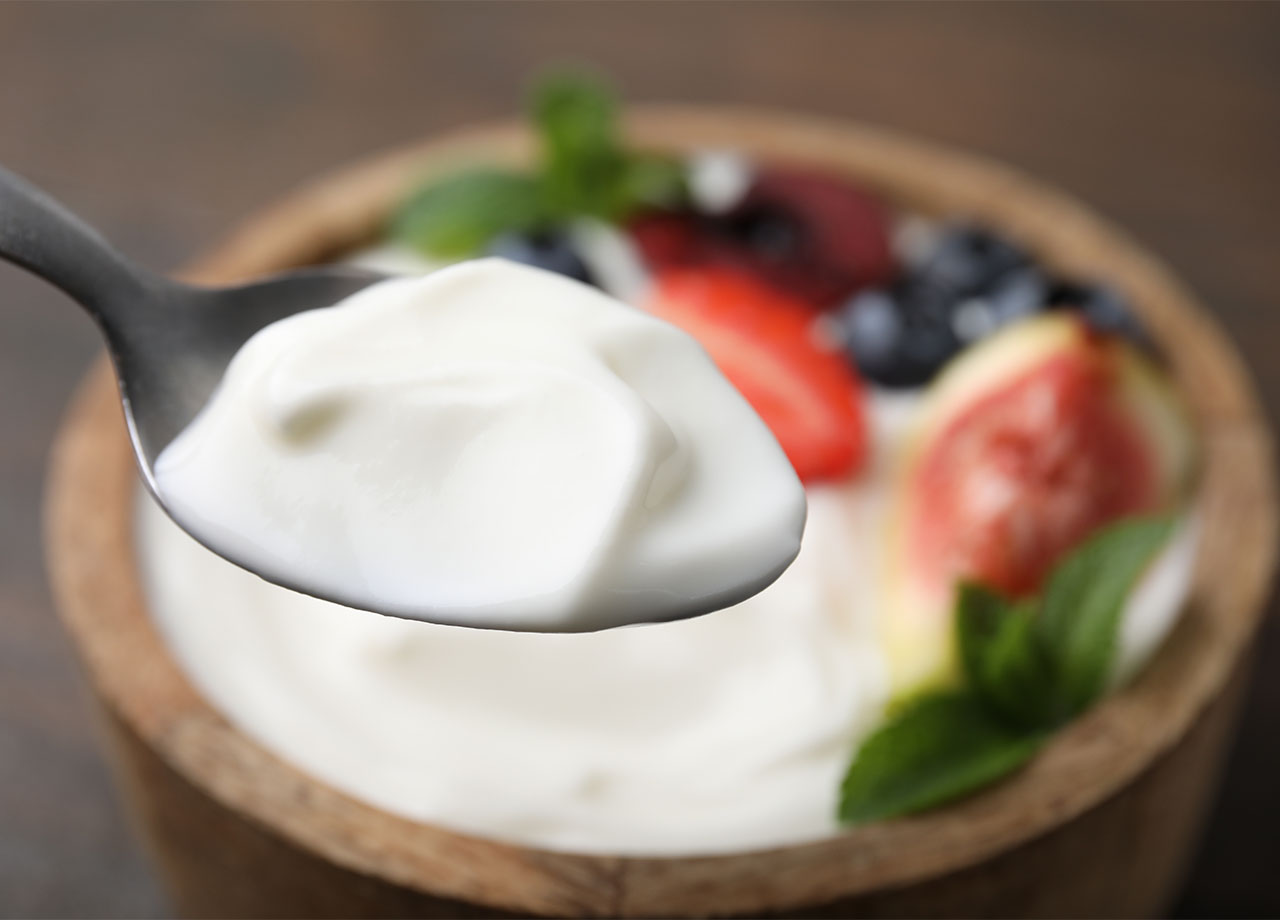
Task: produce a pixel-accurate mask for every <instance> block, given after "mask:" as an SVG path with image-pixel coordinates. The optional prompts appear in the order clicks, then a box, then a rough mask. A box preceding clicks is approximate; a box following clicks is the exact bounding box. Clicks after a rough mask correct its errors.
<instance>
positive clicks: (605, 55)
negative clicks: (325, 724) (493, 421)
mask: <svg viewBox="0 0 1280 920" xmlns="http://www.w3.org/2000/svg"><path fill="white" fill-rule="evenodd" d="M563 60H579V61H585V62H591V63H595V64H596V65H598V66H599V67H601V68H605V69H607V71H608V72H610V73H612V74H613V75H614V76H615V77H616V79H617V81H618V83H619V85H620V86H621V87H622V88H623V90H624V91H625V93H626V94H627V95H628V96H629V97H631V98H633V99H659V100H696V101H713V102H721V101H732V102H749V103H753V104H763V105H774V106H783V107H790V108H796V109H801V110H808V111H813V112H818V113H823V114H829V115H837V116H845V117H849V118H857V119H863V120H867V121H871V122H879V123H882V124H885V125H891V126H893V127H896V128H901V129H904V130H907V131H911V132H914V133H917V134H920V135H922V136H926V137H930V138H934V139H937V140H940V141H945V142H948V143H952V144H956V145H959V146H962V147H967V148H970V149H972V150H977V151H981V152H984V153H988V154H991V155H993V156H996V157H999V158H1001V159H1004V160H1007V161H1009V162H1012V163H1014V164H1016V165H1018V166H1020V167H1022V168H1024V169H1026V170H1028V171H1030V172H1032V173H1035V174H1037V175H1039V176H1041V177H1043V178H1045V179H1047V180H1049V181H1051V182H1054V183H1057V184H1058V185H1060V186H1062V187H1063V188H1065V189H1067V190H1068V191H1070V192H1072V193H1075V194H1077V195H1079V196H1081V197H1082V198H1084V199H1085V200H1087V201H1089V202H1092V203H1093V204H1095V205H1096V206H1098V207H1099V208H1100V209H1101V210H1102V211H1104V212H1105V213H1107V214H1109V215H1110V216H1111V217H1113V218H1115V219H1116V220H1117V221H1119V222H1120V223H1121V224H1123V225H1125V226H1127V227H1128V228H1130V229H1131V230H1132V231H1133V232H1134V233H1135V234H1136V235H1137V236H1138V237H1139V238H1140V239H1141V240H1142V241H1143V242H1145V243H1146V244H1148V245H1149V246H1150V247H1151V248H1153V249H1154V250H1155V251H1156V252H1157V253H1160V254H1161V255H1163V256H1164V257H1166V258H1167V259H1168V260H1169V261H1170V262H1171V263H1172V264H1173V265H1175V266H1176V267H1177V268H1178V269H1179V270H1180V271H1181V273H1182V274H1183V276H1184V277H1185V278H1186V279H1187V280H1188V281H1189V282H1190V283H1191V285H1192V286H1193V287H1194V288H1195V289H1196V290H1197V291H1198V292H1199V293H1200V294H1201V295H1202V296H1203V297H1204V299H1205V300H1206V302H1207V303H1208V304H1209V305H1210V307H1211V308H1212V309H1213V310H1214V311H1215V312H1216V313H1217V314H1218V315H1219V316H1220V317H1221V319H1222V321H1223V322H1224V323H1225V324H1226V326H1227V328H1228V329H1229V330H1230V331H1231V333H1232V334H1233V335H1234V337H1235V339H1236V341H1237V342H1238V343H1239V344H1240V346H1241V348H1242V349H1243V351H1244V353H1245V355H1246V356H1247V357H1248V359H1249V360H1250V362H1251V364H1252V366H1253V367H1254V369H1255V372H1256V374H1257V378H1258V381H1259V385H1260V386H1261V388H1262V390H1263V392H1264V394H1265V396H1266V398H1267V401H1268V405H1269V407H1270V411H1271V412H1272V415H1273V417H1274V415H1275V412H1276V409H1277V407H1280V360H1277V358H1276V356H1275V351H1276V350H1277V348H1280V302H1278V300H1280V299H1278V298H1277V290H1278V289H1280V270H1278V269H1277V263H1278V261H1280V179H1277V170H1280V5H1275V4H1272V5H1266V4H1257V5H1247V4H1246V5H1203V6H1202V5H1196V4H1180V5H1057V4H1046V5H1024V6H1006V5H976V6H966V5H947V6H931V5H921V4H913V5H883V6H882V5H869V4H867V5H841V4H816V5H808V4H799V3H789V4H779V5H774V4H751V5H728V4H719V3H708V4H698V5H674V4H652V5H622V4H601V5H588V4H582V3H572V4H564V5H560V4H550V3H547V4H535V5H499V4H476V5H461V4H457V5H455V4H448V5H408V4H391V5H301V4H280V5H240V4H237V5H213V4H209V5H203V4H182V5H154V4H138V5H134V4H119V5H117V4H86V5H80V4H49V5H43V4H31V5H25V4H4V5H0V162H3V163H5V164H7V165H9V166H11V167H13V168H15V169H17V170H18V171H19V172H22V173H25V174H26V175H28V176H29V177H30V178H32V179H33V180H35V181H37V182H38V183H41V184H43V185H45V186H46V187H48V188H50V189H51V190H53V191H55V192H56V193H57V194H58V195H60V196H61V197H63V198H65V200H67V201H68V202H69V203H71V204H72V205H73V206H74V207H76V208H77V209H79V210H81V211H82V212H83V213H84V214H86V215H87V216H88V217H90V218H91V219H92V220H94V221H96V222H97V223H98V224H99V225H100V226H101V227H102V228H103V229H104V230H106V231H107V232H108V234H109V235H110V236H112V237H113V238H114V239H116V240H117V241H118V242H119V243H120V245H121V246H122V247H123V248H125V249H126V250H127V251H129V252H130V253H132V254H134V255H136V256H138V257H140V258H141V259H143V260H145V261H148V262H150V263H152V264H154V265H156V266H159V267H162V268H169V267H173V266H176V265H177V264H179V263H181V262H182V261H183V260H184V259H186V258H188V257H190V256H191V255H193V254H194V253H196V252H197V251H198V250H199V249H200V248H201V247H203V246H205V245H207V244H209V243H211V242H212V241H213V240H215V239H216V238H217V237H218V235H219V234H220V233H222V232H223V231H225V230H226V229H227V228H229V227H230V226H231V225H232V224H233V223H234V222H236V221H237V220H239V219H240V218H242V217H244V216H245V215H246V214H248V213H249V212H250V211H251V210H253V209H254V208H255V207H256V206H257V205H259V204H261V203H262V202H263V201H265V200H266V199H269V198H271V197H273V196H275V195H277V194H279V193H280V192H281V191H282V190H283V189H286V188H288V187H290V186H291V185H293V184H295V183H297V182H299V181H300V180H302V179H304V178H306V177H308V176H311V175H313V174H315V173H317V172H319V171H322V170H324V169H326V168H328V167H331V166H335V165H337V164H340V163H342V162H343V161H344V160H347V159H349V158H351V157H355V156H359V155H360V154H362V153H364V152H366V151H370V150H375V149H378V148H381V147H384V146H387V145H390V144H395V143H397V142H400V141H404V140H407V139H410V138H414V137H418V136H420V135H422V134H424V133H427V132H430V131H434V130H438V129H441V128H447V127H450V126H453V125H457V124H461V123H463V122H466V121H470V120H474V119H478V118H485V117H491V116H496V115H505V114H508V113H510V112H511V111H512V110H513V109H514V108H515V107H516V105H517V103H518V100H519V98H520V93H521V87H522V86H523V85H524V84H525V82H526V80H527V79H528V77H529V76H530V75H531V74H532V73H535V72H536V71H537V70H538V69H539V68H540V67H542V66H544V65H546V64H548V63H552V62H556V61H563ZM95 347H96V341H95V338H94V334H93V332H92V329H91V328H90V326H89V324H88V323H87V322H85V320H84V319H83V318H82V317H81V316H79V315H78V314H77V312H76V310H75V309H74V308H72V307H70V306H69V305H68V304H66V303H64V302H62V301H61V299H60V298H59V297H58V296H55V295H54V294H53V293H51V292H50V291H48V290H46V289H45V288H43V287H41V286H40V285H39V284H37V283H35V282H34V281H32V280H30V279H28V278H27V277H25V276H23V275H21V274H19V273H18V272H17V271H15V270H13V269H10V268H8V267H0V432H3V435H2V436H0V915H5V916H77V915H81V916H83V915H92V916H103V917H106V916H128V915H133V916H141V915H159V914H163V913H164V912H165V905H164V900H163V896H162V894H161V892H160V891H159V890H158V889H157V886H156V884H155V882H154V880H153V878H152V876H151V874H150V872H149V870H148V867H147V864H146V862H145V860H144V858H143V857H142V855H141V854H140V853H139V850H138V847H137V845H136V843H135V840H134V838H133V837H132V836H131V834H130V832H129V830H128V827H127V824H126V819H125V817H124V815H123V813H122V809H121V806H120V803H119V802H118V801H117V798H116V795H115V793H114V791H113V789H112V787H111V784H110V781H109V778H108V776H107V773H106V768H105V766H104V764H103V760H102V758H101V755H100V754H99V752H98V746H97V738H96V737H95V735H94V729H93V722H92V718H91V710H90V707H89V704H88V698H87V694H86V691H85V687H84V682H83V680H82V678H81V676H80V675H79V673H78V671H77V668H76V666H75V664H74V661H73V658H72V653H71V649H70V648H69V645H68V642H67V640H66V638H65V637H64V636H63V634H62V633H61V631H60V630H59V628H58V626H57V625H56V623H55V620H54V618H53V614H52V611H51V609H50V600H49V596H48V592H47V589H46V587H45V580H44V573H43V568H42V562H41V551H40V539H39V530H40V520H39V517H40V515H39V511H40V492H41V482H42V478H43V469H44V461H45V455H46V452H47V449H48V445H49V441H50V438H51V436H52V433H53V430H54V427H55V425H56V424H57V419H58V413H59V410H60V408H61V407H62V405H63V404H64V402H65V401H66V399H67V397H68V395H69V393H70V391H71V388H72V386H73V385H74V384H75V381H76V379H77V377H78V376H79V374H80V372H81V370H82V369H83V367H84V366H85V364H86V362H87V361H88V360H89V358H90V356H91V355H92V354H93V352H94V350H95ZM1262 644H1263V646H1264V647H1263V648H1262V650H1261V661H1262V667H1261V668H1260V669H1259V672H1260V673H1259V674H1258V676H1257V680H1256V682H1255V685H1254V688H1253V694H1252V698H1251V702H1250V706H1249V709H1248V712H1247V715H1246V718H1245V724H1244V727H1243V731H1242V733H1241V735H1240V739H1239V742H1238V743H1237V745H1236V748H1235V751H1234V755H1233V760H1232V762H1231V764H1230V768H1229V773H1228V776H1227V781H1226V783H1225V784H1224V788H1223V791H1222V795H1221V797H1220V799H1219V801H1218V804H1217V808H1216V812H1215V814H1214V817H1213V822H1212V825H1211V828H1210V830H1209V833H1208V836H1207V837H1206V839H1205V843H1204V846H1203V848H1202V850H1201V852H1200V854H1199V857H1198V860H1197V862H1196V864H1195V865H1194V867H1193V868H1192V869H1191V871H1190V873H1189V874H1188V877H1187V888H1186V892H1185V894H1184V897H1183V899H1182V902H1181V904H1180V907H1179V911H1180V912H1181V913H1182V914H1183V915H1187V916H1193V915H1212V916H1228V915H1258V916H1260V915H1269V916H1275V915H1280V880H1278V879H1277V877H1276V868H1277V860H1278V859H1280V847H1277V844H1276V841H1277V840H1278V839H1280V834H1278V833H1277V829H1276V826H1277V822H1280V781H1277V778H1278V777H1280V740H1278V739H1280V735H1278V734H1277V732H1276V729H1275V726H1276V725H1277V724H1280V626H1277V623H1276V618H1274V617H1273V618H1272V619H1271V623H1270V625H1269V626H1268V627H1267V629H1266V630H1265V633H1264V635H1263V638H1262ZM1063 871H1064V872H1069V871H1071V869H1070V867H1069V866H1064V867H1063Z"/></svg>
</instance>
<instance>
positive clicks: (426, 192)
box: [391, 170, 544, 259]
mask: <svg viewBox="0 0 1280 920" xmlns="http://www.w3.org/2000/svg"><path fill="white" fill-rule="evenodd" d="M543 221H544V209H543V203H542V197H541V191H540V189H539V185H538V183H537V181H536V180H534V179H533V178H532V177H529V176H524V175H520V174H518V173H511V172H503V171H500V170H476V171H473V172H466V173H460V174H458V175H455V176H450V177H448V178H446V179H443V180H441V181H439V182H434V183H431V184H429V185H427V186H425V187H424V188H422V189H421V190H419V191H418V192H417V193H416V194H414V195H413V196H412V197H411V198H410V199H409V200H408V201H407V202H406V203H405V205H404V206H403V207H402V208H401V209H400V212H399V213H398V214H397V215H396V217H395V219H394V221H393V223H392V228H391V232H392V235H393V236H394V237H395V238H396V239H398V240H401V241H402V242H404V243H406V244H408V245H409V246H412V247H413V248H415V249H418V250H421V251H422V252H425V253H427V254H428V255H431V256H436V257H437V258H448V259H452V258H462V257H465V256H470V255H474V254H475V253H477V252H479V251H480V250H481V249H483V248H484V246H485V245H486V244H487V243H488V242H489V241H490V240H491V239H493V238H494V237H495V236H497V235H498V234H500V233H504V232H506V231H508V230H522V231H523V230H530V229H533V228H534V227H536V226H538V225H539V224H540V223H542V222H543Z"/></svg>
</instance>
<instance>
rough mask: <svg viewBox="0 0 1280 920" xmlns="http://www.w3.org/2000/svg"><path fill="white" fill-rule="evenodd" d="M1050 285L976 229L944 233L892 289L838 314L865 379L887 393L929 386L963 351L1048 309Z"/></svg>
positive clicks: (1016, 253)
mask: <svg viewBox="0 0 1280 920" xmlns="http://www.w3.org/2000/svg"><path fill="white" fill-rule="evenodd" d="M1047 297H1048V283H1047V282H1046V280H1045V278H1044V276H1043V275H1042V274H1041V272H1040V271H1039V270H1038V269H1037V268H1036V267H1035V266H1034V265H1033V264H1032V262H1031V259H1030V257H1029V256H1028V255H1027V254H1026V253H1025V252H1023V251H1022V250H1021V249H1020V248H1018V247H1017V246H1015V245H1013V244H1012V243H1009V242H1008V241H1006V240H1004V239H1002V238H1000V237H998V236H996V235H995V234H993V233H990V232H988V231H986V230H982V229H980V228H977V227H973V226H970V225H968V224H957V225H954V226H951V227H948V228H945V229H943V230H942V231H941V232H940V233H939V234H938V236H937V238H936V240H934V241H933V244H932V246H931V247H930V248H929V251H928V252H927V254H923V255H922V256H921V257H920V261H919V263H918V264H917V265H915V266H913V267H912V268H910V269H909V270H908V271H907V272H906V273H904V274H903V275H902V276H901V277H900V278H899V279H898V280H897V281H896V282H895V283H894V284H893V285H892V286H890V287H889V288H887V289H875V290H869V291H863V292H862V293H861V294H858V295H856V296H855V297H853V298H852V299H851V300H850V301H849V302H848V303H847V304H845V306H844V307H843V308H842V309H841V311H840V313H839V314H838V317H839V325H840V326H841V327H842V328H843V332H844V339H845V346H846V348H847V350H848V352H849V356H850V358H851V359H852V360H853V362H854V363H855V364H857V365H858V368H859V369H860V370H861V371H862V373H863V375H864V376H865V377H867V378H868V379H869V380H872V381H874V382H876V383H878V384H880V385H882V386H886V387H895V388H903V387H916V386H920V385H922V384H924V383H927V382H928V381H929V380H931V379H932V378H933V376H934V375H935V374H937V372H938V371H939V370H940V369H941V367H942V366H943V365H944V364H945V363H946V362H947V361H949V360H950V359H951V358H952V357H953V356H954V355H955V354H956V353H957V352H959V351H960V350H961V349H962V348H965V347H966V346H968V345H971V344H973V343H974V342H976V341H978V340H979V339H982V338H985V337H986V336H988V335H990V334H991V333H992V332H994V331H995V330H996V329H999V328H1001V327H1002V326H1005V325H1007V324H1008V323H1011V322H1013V321H1015V320H1018V319H1022V318H1023V317H1027V316H1031V315H1033V314H1035V313H1038V312H1040V311H1041V310H1042V309H1044V307H1045V304H1046V300H1047Z"/></svg>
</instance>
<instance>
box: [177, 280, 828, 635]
mask: <svg viewBox="0 0 1280 920" xmlns="http://www.w3.org/2000/svg"><path fill="white" fill-rule="evenodd" d="M155 474H156V483H157V487H158V491H159V493H160V494H161V495H162V496H163V497H164V500H165V502H166V504H167V506H168V507H169V509H170V511H171V513H172V514H173V515H174V517H175V518H176V519H177V520H178V521H179V522H180V523H181V524H182V525H183V526H184V527H185V528H186V529H187V530H189V531H191V532H192V533H194V534H196V535H197V536H198V537H199V538H200V539H201V541H202V542H203V543H205V544H206V545H208V546H210V547H212V548H214V549H215V550H217V551H218V552H220V553H222V554H223V555H226V556H228V557H229V558H231V559H233V560H236V561H238V562H240V563H242V564H244V565H246V567H248V568H251V569H253V570H254V571H257V572H259V573H260V574H262V575H263V576H264V577H266V578H268V579H270V580H271V581H275V582H279V583H283V584H287V585H291V586H297V587H299V588H301V589H302V590H305V591H307V592H308V593H312V594H315V595H317V596H321V597H325V598H328V599H331V600H337V601H341V602H342V603H344V604H349V605H351V606H357V607H361V608H364V609H367V610H376V611H379V612H381V613H389V614H396V615H401V616H408V617H414V618H420V619H425V620H430V621H433V622H444V623H456V624H465V625H482V626H487V627H497V628H502V629H522V630H535V631H536V630H542V631H553V632H554V631H583V630H593V629H600V628H605V627H610V626H616V625H620V624H627V623H635V622H650V621H661V620H666V619H672V618H677V617H682V616H687V615H690V614H691V613H700V612H704V611H706V610H713V609H717V608H720V607H724V606H726V605H727V604H731V603H735V602H737V601H740V600H742V599H743V598H746V597H749V596H750V595H752V594H754V593H755V592H757V591H759V590H760V589H761V588H763V587H764V586H765V585H767V584H769V583H770V582H772V581H773V580H774V579H775V578H776V577H777V576H778V575H779V574H780V573H781V572H782V571H783V570H784V569H785V568H786V566H787V565H788V564H789V563H790V562H791V560H792V559H793V558H794V557H795V555H796V553H797V552H798V550H799V545H800V535H801V531H802V529H803V526H804V519H805V497H804V490H803V488H802V487H801V485H800V482H799V480H798V479H797V478H796V476H795V473H794V471H793V470H792V468H791V465H790V464H789V463H788V461H787V458H786V456H785V455H784V454H783V452H782V449H781V448H780V447H779V446H778V443H777V441H776V440H775V439H774V437H773V435H772V434H771V433H770V432H769V430H768V429H767V427H766V426H765V425H764V423H763V422H762V421H761V420H760V418H759V417H758V416H757V415H756V414H755V412H754V411H753V410H752V409H751V408H750V406H749V405H748V404H747V402H746V401H745V400H744V399H743V398H742V397H741V396H740V395H739V394H738V392H737V391H736V390H735V389H734V388H733V386H732V385H731V384H730V383H729V382H728V381H727V380H725V379H724V377H723V376H722V375H721V374H720V372H719V371H718V370H717V369H716V368H715V365H714V364H713V363H712V362H711V360H710V359H709V358H708V357H707V355H706V353H705V352H704V351H703V349H702V348H701V346H699V345H698V344H697V343H696V342H695V341H694V340H693V339H692V338H690V337H689V336H688V335H686V334H685V333H683V332H681V331H680V330H678V329H676V328H675V327H673V326H670V325H668V324H666V323H664V322H661V321H660V320H657V319H655V318H653V317H651V316H648V315H647V314H645V313H643V312H641V311H639V310H636V309H633V308H631V307H628V306H626V305H624V304H623V303H621V302H619V301H617V300H614V299H613V298H611V297H609V296H608V295H606V294H603V293H601V292H600V291H598V290H595V289H593V288H590V287H588V286H586V285H583V284H580V283H578V282H576V281H572V280H569V279H566V278H563V277H561V276H558V275H554V274H552V273H550V272H546V271H542V270H539V269H534V268H529V267H525V266H520V265H516V264H514V263H511V262H506V261H503V260H498V259H483V260H477V261H474V262H469V263H464V264H460V265H456V266H451V267H448V268H443V269H441V270H439V271H436V272H434V273H432V274H431V275H429V276H426V277H420V278H400V279H394V280H388V281H385V282H380V283H378V284H375V285H373V286H372V287H370V288H367V289H365V290H364V291H361V292H359V293H357V294H356V295H354V296H352V297H350V298H348V299H347V300H345V301H343V302H342V303H340V304H338V305H336V306H334V307H331V308H327V309H319V310H311V311H307V312H305V313H301V314H298V315H296V316H293V317H290V318H288V319H286V320H283V321H281V322H278V323H275V324H273V325H271V326H269V327H267V328H266V329H264V330H262V331H261V332H259V333H258V334H257V335H255V336H254V337H253V338H252V339H250V340H249V342H247V343H246V344H245V345H244V346H243V347H242V348H241V350H240V351H239V352H238V353H237V354H236V356H235V358H234V359H233V361H232V362H231V364H230V366H229V367H228V370H227V373H226V375H225V377H224V379H223V381H222V383H221V385H220V387H219V388H218V390H217V391H216V392H215V394H214V396H213V397H212V399H211V400H210V403H209V404H208V405H207V406H206V407H205V409H204V410H203V411H202V412H201V414H200V415H199V416H198V417H197V418H196V419H195V420H194V421H193V423H192V424H191V425H190V426H189V427H188V428H187V429H186V430H185V431H184V432H183V433H182V434H180V435H179V437H178V438H177V439H175V441H174V442H173V443H172V444H171V445H170V446H169V447H167V448H166V449H165V450H164V452H163V453H162V454H161V455H160V457H159V458H158V460H157V462H156V467H155ZM304 606H305V605H304ZM389 628H392V627H389Z"/></svg>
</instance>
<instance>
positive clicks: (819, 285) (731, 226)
mask: <svg viewBox="0 0 1280 920" xmlns="http://www.w3.org/2000/svg"><path fill="white" fill-rule="evenodd" d="M887 223H888V220H887V216H886V213H885V210H884V207H883V206H882V205H881V203H880V202H879V201H878V200H877V199H876V198H875V197H873V196H872V195H870V194H869V193H868V192H865V191H863V190H862V189H860V188H858V187H857V186H855V185H853V184H851V183H849V182H846V181H845V180H843V179H840V178H837V177H835V176H828V175H821V174H818V173H811V172H806V171H803V170H798V169H779V168H772V169H765V170H762V171H761V172H759V174H757V175H756V177H755V179H754V181H752V183H751V185H750V187H749V188H748V189H747V191H746V193H745V194H744V195H743V196H742V197H741V199H740V200H739V201H738V202H737V204H736V205H734V206H733V207H731V208H730V209H729V210H728V211H725V212H723V213H718V214H698V213H693V212H687V211H686V212H678V213H662V214H650V215H648V216H646V217H642V218H640V219H639V220H637V221H635V222H634V223H633V224H632V227H631V229H632V232H633V234H634V235H635V238H636V242H637V244H638V245H639V247H640V249H641V251H642V252H643V253H644V255H645V258H646V260H647V261H648V263H649V264H650V265H651V266H652V267H653V268H654V269H655V270H661V269H664V268H671V267H686V268H688V267H696V266H703V265H719V266H730V267H734V268H738V269H740V270H743V271H746V272H748V273H750V274H752V275H755V276H756V277H758V278H760V279H762V280H764V281H765V282H767V283H769V284H770V285H772V286H773V287H775V288H777V289H778V290H779V291H781V292H783V293H785V294H787V295H789V296H791V297H797V298H799V299H800V300H802V301H804V302H805V303H807V304H809V305H811V306H814V307H820V308H821V307H829V306H832V305H834V304H836V303H839V302H840V300H841V299H842V298H845V297H847V296H849V295H850V294H851V293H852V292H854V291H856V290H858V289H860V288H863V287H867V286H868V285H875V284H883V283H885V282H886V281H888V279H889V278H890V277H892V275H893V272H894V261H893V255H892V252H891V250H890V247H889V238H888V230H887Z"/></svg>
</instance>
